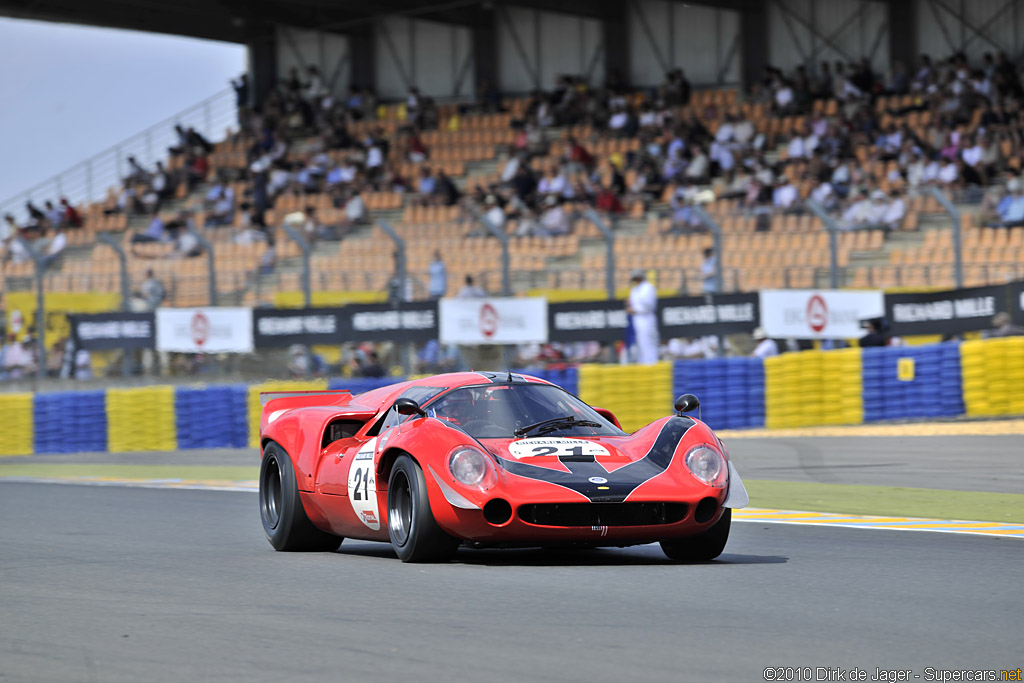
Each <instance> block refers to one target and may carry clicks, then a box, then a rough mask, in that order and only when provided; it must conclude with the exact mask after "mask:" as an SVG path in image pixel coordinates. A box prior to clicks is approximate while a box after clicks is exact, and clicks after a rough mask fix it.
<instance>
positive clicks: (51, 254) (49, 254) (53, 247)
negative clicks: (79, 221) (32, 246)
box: [43, 230, 68, 268]
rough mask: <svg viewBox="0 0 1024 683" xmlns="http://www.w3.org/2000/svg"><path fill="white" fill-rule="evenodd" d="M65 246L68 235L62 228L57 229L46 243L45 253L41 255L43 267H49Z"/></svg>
mask: <svg viewBox="0 0 1024 683" xmlns="http://www.w3.org/2000/svg"><path fill="white" fill-rule="evenodd" d="M67 246H68V236H67V235H66V234H65V233H64V231H63V230H58V231H57V233H56V234H55V235H54V236H53V238H52V239H51V240H50V243H49V244H47V245H46V254H45V255H44V256H43V268H49V267H50V264H52V263H53V262H54V261H56V260H57V259H59V258H60V256H61V254H62V253H64V249H65V248H67Z"/></svg>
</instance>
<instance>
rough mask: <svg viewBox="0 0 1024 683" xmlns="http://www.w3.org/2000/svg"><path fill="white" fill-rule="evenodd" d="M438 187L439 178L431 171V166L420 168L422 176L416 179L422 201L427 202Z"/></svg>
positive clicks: (419, 197)
mask: <svg viewBox="0 0 1024 683" xmlns="http://www.w3.org/2000/svg"><path fill="white" fill-rule="evenodd" d="M435 189H437V180H436V179H435V178H434V176H433V175H432V174H431V173H430V168H429V167H427V166H424V167H422V168H421V169H420V177H419V179H418V180H417V181H416V193H417V194H418V199H419V201H420V203H423V204H425V203H427V202H428V201H429V200H430V197H431V195H433V194H434V190H435Z"/></svg>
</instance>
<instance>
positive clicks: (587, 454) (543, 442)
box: [508, 437, 608, 462]
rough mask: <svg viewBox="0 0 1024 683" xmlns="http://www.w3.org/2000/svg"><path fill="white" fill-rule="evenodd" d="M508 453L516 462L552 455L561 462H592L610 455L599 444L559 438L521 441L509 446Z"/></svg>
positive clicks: (583, 440) (584, 440)
mask: <svg viewBox="0 0 1024 683" xmlns="http://www.w3.org/2000/svg"><path fill="white" fill-rule="evenodd" d="M508 452H509V455H511V456H512V457H513V458H515V459H516V460H523V459H525V458H538V457H541V456H544V455H550V456H553V457H556V458H559V459H561V460H563V461H564V460H572V459H573V458H578V459H580V460H586V461H588V462H592V461H593V460H594V458H595V457H601V456H604V455H608V449H607V448H605V447H604V446H602V445H601V444H599V443H594V442H593V441H587V440H586V439H565V438H559V437H550V438H543V437H541V438H536V439H520V440H519V441H513V442H512V443H510V444H509V445H508Z"/></svg>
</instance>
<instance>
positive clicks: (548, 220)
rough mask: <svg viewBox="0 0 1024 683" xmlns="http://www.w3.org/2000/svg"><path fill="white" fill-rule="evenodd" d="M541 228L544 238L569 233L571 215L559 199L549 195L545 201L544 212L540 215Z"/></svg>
mask: <svg viewBox="0 0 1024 683" xmlns="http://www.w3.org/2000/svg"><path fill="white" fill-rule="evenodd" d="M540 226H541V229H542V231H543V232H542V233H541V236H543V237H550V236H552V235H566V234H568V233H569V214H568V213H567V212H566V210H565V207H564V206H562V202H561V200H560V199H559V198H558V197H556V196H554V195H549V196H548V197H547V198H546V199H545V200H544V212H543V213H542V214H541V215H540Z"/></svg>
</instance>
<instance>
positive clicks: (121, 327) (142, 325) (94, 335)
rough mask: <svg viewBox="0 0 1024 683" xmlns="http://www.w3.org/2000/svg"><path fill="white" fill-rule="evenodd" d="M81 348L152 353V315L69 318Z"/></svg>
mask: <svg viewBox="0 0 1024 683" xmlns="http://www.w3.org/2000/svg"><path fill="white" fill-rule="evenodd" d="M68 320H69V321H70V322H71V334H72V335H73V336H74V338H75V340H76V345H77V346H78V348H82V349H87V350H89V351H109V350H113V349H151V348H153V347H154V346H156V333H155V330H156V325H155V318H154V316H153V314H152V313H150V312H147V313H95V314H91V315H69V316H68Z"/></svg>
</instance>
